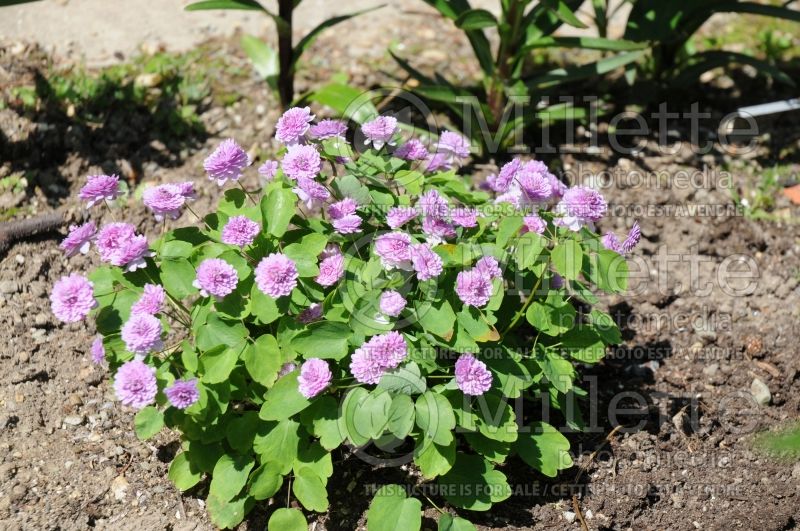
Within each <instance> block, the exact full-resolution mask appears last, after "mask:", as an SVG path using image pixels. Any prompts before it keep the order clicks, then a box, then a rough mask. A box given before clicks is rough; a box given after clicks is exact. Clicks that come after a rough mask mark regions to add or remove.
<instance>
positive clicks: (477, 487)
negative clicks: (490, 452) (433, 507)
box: [438, 454, 511, 511]
mask: <svg viewBox="0 0 800 531" xmlns="http://www.w3.org/2000/svg"><path fill="white" fill-rule="evenodd" d="M438 482H439V484H440V485H442V488H443V493H444V497H445V499H446V500H447V501H449V502H450V503H452V504H453V505H455V506H456V507H460V508H462V509H469V510H471V511H487V510H489V509H490V508H491V507H492V504H493V503H497V502H501V501H503V500H505V499H507V498H508V497H509V496H511V487H509V485H508V482H507V481H506V476H505V474H503V473H502V472H500V471H499V470H495V469H494V467H493V466H492V464H491V463H490V462H489V461H487V460H485V459H483V458H482V457H479V456H477V455H469V454H458V455H457V456H456V463H455V464H454V465H453V468H451V469H450V472H448V473H447V474H445V475H444V476H442V477H440V478H439V480H438Z"/></svg>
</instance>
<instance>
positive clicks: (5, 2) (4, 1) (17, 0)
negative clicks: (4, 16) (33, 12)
mask: <svg viewBox="0 0 800 531" xmlns="http://www.w3.org/2000/svg"><path fill="white" fill-rule="evenodd" d="M38 1H39V0H0V7H6V6H15V5H17V4H28V3H31V2H38Z"/></svg>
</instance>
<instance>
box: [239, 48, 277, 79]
mask: <svg viewBox="0 0 800 531" xmlns="http://www.w3.org/2000/svg"><path fill="white" fill-rule="evenodd" d="M241 45H242V49H243V50H244V53H246V54H247V57H248V58H249V59H250V62H251V63H253V68H255V70H256V72H257V73H258V75H259V76H261V77H262V78H264V80H266V82H267V84H268V85H269V86H270V87H271V88H272V90H277V87H278V74H279V73H280V65H279V63H278V52H276V51H275V49H274V48H272V47H271V46H269V45H268V44H267V43H266V42H264V41H262V40H261V39H259V38H257V37H253V36H252V35H242V41H241Z"/></svg>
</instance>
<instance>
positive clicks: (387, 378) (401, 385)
mask: <svg viewBox="0 0 800 531" xmlns="http://www.w3.org/2000/svg"><path fill="white" fill-rule="evenodd" d="M378 388H379V389H386V390H387V391H391V392H392V393H402V394H404V395H418V394H421V393H424V392H425V389H427V386H426V384H425V378H423V377H422V376H421V374H420V370H419V365H417V364H416V363H414V362H413V361H411V362H408V363H406V364H403V365H401V366H400V367H397V368H396V369H393V370H391V371H388V372H386V373H385V374H384V375H383V377H381V380H380V382H378Z"/></svg>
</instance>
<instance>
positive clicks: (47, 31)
mask: <svg viewBox="0 0 800 531" xmlns="http://www.w3.org/2000/svg"><path fill="white" fill-rule="evenodd" d="M190 3H191V2H190V1H189V0H130V1H124V2H123V1H118V2H115V1H109V0H42V1H40V2H36V3H33V4H22V5H17V6H12V7H8V8H4V9H3V11H2V12H1V13H0V36H3V37H6V38H11V39H15V40H25V41H38V42H39V43H40V44H41V45H42V46H44V47H45V48H46V49H47V50H48V51H50V52H55V53H56V54H58V55H69V56H73V57H76V58H81V57H83V58H84V60H85V61H86V63H87V64H88V65H90V66H99V65H103V64H108V63H111V62H114V61H117V60H119V59H121V58H124V57H126V56H129V55H131V54H133V53H135V52H136V51H137V50H138V49H140V47H141V46H142V45H145V46H146V47H148V48H153V47H159V46H163V47H165V48H167V49H170V50H175V51H181V50H186V49H189V48H192V47H193V46H195V45H197V44H198V43H200V42H202V41H204V40H206V39H208V38H209V37H211V36H220V35H229V34H232V33H234V32H235V31H237V30H239V29H241V30H242V31H244V32H247V33H254V34H258V35H267V34H270V33H273V27H272V25H271V22H270V21H269V20H268V19H267V18H266V17H265V16H263V15H261V14H259V13H257V12H251V11H204V12H187V11H184V10H183V8H184V6H186V5H187V4H190ZM381 3H382V2H381V1H380V0H335V1H331V0H305V1H304V2H302V3H301V4H300V6H299V7H298V8H297V11H296V12H295V32H296V34H297V35H302V34H304V33H306V32H307V31H308V30H310V29H311V28H313V27H315V26H316V25H317V24H319V23H320V22H322V21H323V20H325V19H327V18H329V17H331V16H336V15H341V14H345V13H351V12H353V11H358V10H360V9H366V8H368V7H372V6H375V5H380V4H381ZM383 3H385V4H386V5H385V6H384V7H383V8H382V9H381V10H379V11H378V12H374V13H369V14H366V15H364V17H365V19H366V18H367V17H369V20H362V21H360V23H359V24H358V28H359V29H360V30H366V31H368V32H369V33H370V34H371V35H374V39H375V46H376V47H378V48H380V49H381V50H383V49H385V48H386V45H387V44H388V42H385V41H386V38H384V37H383V35H384V33H383V32H382V31H381V30H380V27H383V26H385V22H386V21H387V20H397V18H398V17H402V16H403V13H404V12H406V11H408V10H416V11H418V10H423V11H430V9H429V8H428V7H427V6H425V4H424V3H423V2H420V1H419V0H388V1H385V2H383ZM472 3H473V5H474V6H475V7H494V4H497V2H495V1H493V0H478V1H475V0H473V2H472ZM263 4H264V5H265V7H267V8H268V9H277V2H276V1H275V0H268V1H266V2H263ZM380 21H383V26H382V25H381V24H380V23H379V22H380ZM345 24H347V22H345ZM343 28H346V26H343ZM369 28H372V29H369ZM351 29H352V28H351ZM362 37H363V35H362Z"/></svg>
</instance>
